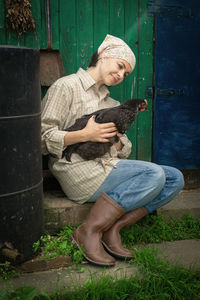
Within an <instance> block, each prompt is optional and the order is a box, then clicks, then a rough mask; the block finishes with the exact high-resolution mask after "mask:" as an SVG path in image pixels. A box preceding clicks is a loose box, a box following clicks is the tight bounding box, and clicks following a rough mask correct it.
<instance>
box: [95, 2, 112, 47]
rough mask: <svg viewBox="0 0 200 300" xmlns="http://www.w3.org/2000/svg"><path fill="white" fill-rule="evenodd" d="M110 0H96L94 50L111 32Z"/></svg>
mask: <svg viewBox="0 0 200 300" xmlns="http://www.w3.org/2000/svg"><path fill="white" fill-rule="evenodd" d="M109 7H110V5H109V0H101V1H99V0H94V52H95V51H96V50H97V49H98V47H99V46H100V44H101V43H102V42H103V40H104V38H105V37H106V35H107V34H108V33H109Z"/></svg>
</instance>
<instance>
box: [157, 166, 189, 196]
mask: <svg viewBox="0 0 200 300" xmlns="http://www.w3.org/2000/svg"><path fill="white" fill-rule="evenodd" d="M162 168H163V170H164V171H165V174H166V177H167V179H168V180H170V182H171V183H172V184H173V185H174V187H176V188H177V190H182V189H183V187H184V184H185V182H184V176H183V173H182V172H181V171H179V170H178V169H176V168H174V167H169V166H162Z"/></svg>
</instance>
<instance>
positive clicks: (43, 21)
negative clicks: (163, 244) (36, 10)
mask: <svg viewBox="0 0 200 300" xmlns="http://www.w3.org/2000/svg"><path fill="white" fill-rule="evenodd" d="M40 20H41V21H40V48H41V49H46V48H47V30H46V14H45V1H44V0H40Z"/></svg>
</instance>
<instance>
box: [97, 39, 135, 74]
mask: <svg viewBox="0 0 200 300" xmlns="http://www.w3.org/2000/svg"><path fill="white" fill-rule="evenodd" d="M98 54H99V58H103V57H113V58H118V59H124V60H126V61H127V62H128V63H129V65H130V66H131V68H132V70H133V69H134V67H135V64H136V58H135V55H134V53H133V51H132V50H131V48H130V47H129V46H128V45H127V44H126V43H125V42H124V41H123V40H121V39H120V38H118V37H115V36H113V35H110V34H107V35H106V37H105V39H104V41H103V42H102V44H101V45H100V46H99V48H98Z"/></svg>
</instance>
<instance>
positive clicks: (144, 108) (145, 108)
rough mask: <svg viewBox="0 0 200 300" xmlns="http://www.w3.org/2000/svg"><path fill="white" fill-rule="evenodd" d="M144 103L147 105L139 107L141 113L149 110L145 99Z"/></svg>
mask: <svg viewBox="0 0 200 300" xmlns="http://www.w3.org/2000/svg"><path fill="white" fill-rule="evenodd" d="M144 102H145V104H140V105H139V109H140V111H144V110H147V100H146V99H144Z"/></svg>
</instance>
